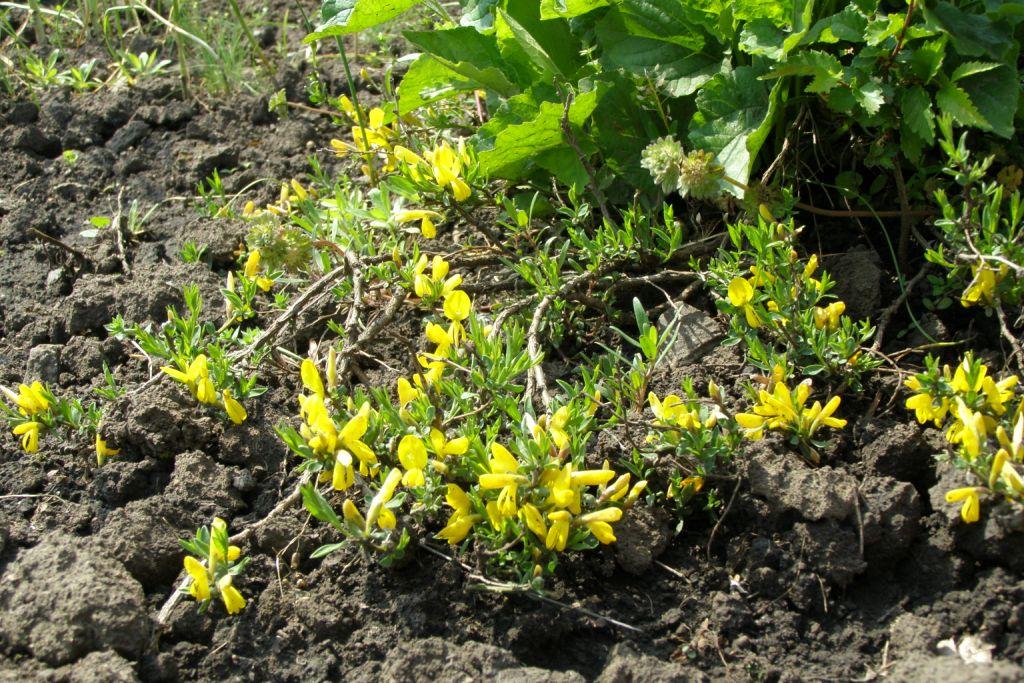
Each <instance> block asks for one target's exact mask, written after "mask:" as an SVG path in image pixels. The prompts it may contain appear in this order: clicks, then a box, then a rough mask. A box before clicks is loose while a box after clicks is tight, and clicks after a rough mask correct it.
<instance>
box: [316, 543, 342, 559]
mask: <svg viewBox="0 0 1024 683" xmlns="http://www.w3.org/2000/svg"><path fill="white" fill-rule="evenodd" d="M344 547H345V544H344V543H328V544H326V545H322V546H320V547H319V548H317V549H316V550H314V551H313V552H311V553H310V554H309V557H310V559H312V560H316V559H318V558H321V557H324V556H326V555H330V554H331V553H333V552H334V551H335V550H341V549H342V548H344Z"/></svg>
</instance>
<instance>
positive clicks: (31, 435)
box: [13, 422, 43, 453]
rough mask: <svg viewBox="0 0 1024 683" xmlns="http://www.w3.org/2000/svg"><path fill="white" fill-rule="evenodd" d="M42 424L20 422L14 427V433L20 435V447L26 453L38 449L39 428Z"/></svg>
mask: <svg viewBox="0 0 1024 683" xmlns="http://www.w3.org/2000/svg"><path fill="white" fill-rule="evenodd" d="M42 426H43V425H42V423H41V422H22V423H21V424H20V425H17V426H16V427H15V428H14V430H13V432H14V435H15V436H20V437H21V448H22V450H24V451H25V452H26V453H35V452H36V451H38V450H39V430H40V428H42Z"/></svg>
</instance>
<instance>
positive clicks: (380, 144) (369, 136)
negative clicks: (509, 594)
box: [331, 95, 398, 177]
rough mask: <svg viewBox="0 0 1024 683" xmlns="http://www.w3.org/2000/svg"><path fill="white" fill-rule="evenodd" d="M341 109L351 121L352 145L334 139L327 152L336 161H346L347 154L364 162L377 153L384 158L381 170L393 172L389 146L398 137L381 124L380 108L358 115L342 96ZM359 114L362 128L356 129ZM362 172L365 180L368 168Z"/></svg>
mask: <svg viewBox="0 0 1024 683" xmlns="http://www.w3.org/2000/svg"><path fill="white" fill-rule="evenodd" d="M339 101H340V102H341V109H342V111H343V112H345V114H346V115H347V116H348V118H349V119H350V120H351V121H352V130H351V134H352V142H346V141H344V140H339V139H337V138H335V139H333V140H331V148H332V149H333V150H334V153H335V154H336V155H337V156H339V157H342V158H344V157H347V156H349V155H350V154H353V153H355V154H361V155H363V156H364V158H368V157H367V156H366V155H369V154H372V153H377V152H379V153H381V154H382V155H383V158H384V170H385V171H386V172H391V171H393V170H394V169H395V150H394V148H393V147H392V142H393V141H394V140H395V139H396V138H397V137H398V131H396V130H395V129H394V128H393V127H392V126H389V125H387V124H385V123H384V121H385V119H386V118H387V114H386V113H385V112H384V110H383V109H381V108H380V107H373V108H372V109H370V111H368V112H366V111H363V112H360V111H357V110H356V105H355V104H353V103H352V100H350V99H349V98H348V97H346V96H344V95H342V96H341V98H339ZM360 113H362V114H363V122H364V123H365V124H366V125H365V126H363V125H360V122H359V118H360V117H359V114H360ZM362 171H363V173H364V174H365V175H366V176H367V177H371V176H372V174H371V172H370V166H369V164H363V166H362Z"/></svg>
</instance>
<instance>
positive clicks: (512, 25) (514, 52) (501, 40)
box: [494, 9, 563, 83]
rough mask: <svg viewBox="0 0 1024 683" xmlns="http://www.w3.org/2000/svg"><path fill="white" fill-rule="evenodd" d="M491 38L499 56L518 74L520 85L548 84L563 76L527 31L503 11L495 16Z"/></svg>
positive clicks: (499, 11)
mask: <svg viewBox="0 0 1024 683" xmlns="http://www.w3.org/2000/svg"><path fill="white" fill-rule="evenodd" d="M494 35H495V37H496V38H497V39H498V49H499V50H500V51H501V55H502V56H503V57H504V58H505V60H506V61H507V62H508V63H509V64H511V65H512V66H513V67H514V68H515V69H516V72H517V73H518V74H520V76H519V82H520V83H527V82H532V81H537V80H543V81H547V80H550V78H551V75H556V76H563V74H562V71H561V70H560V69H559V68H558V65H556V64H555V62H554V61H553V60H552V59H551V57H550V56H548V53H547V52H546V51H545V50H544V48H543V47H541V45H540V43H538V42H537V40H536V39H535V38H534V37H533V36H532V35H530V32H529V31H527V30H526V29H525V28H524V27H523V26H522V24H520V23H519V22H518V21H516V20H515V19H514V18H513V17H512V16H510V15H509V14H508V13H507V12H505V11H504V10H502V9H498V11H497V13H496V14H495V17H494Z"/></svg>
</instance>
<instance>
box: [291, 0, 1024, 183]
mask: <svg viewBox="0 0 1024 683" xmlns="http://www.w3.org/2000/svg"><path fill="white" fill-rule="evenodd" d="M414 4H416V3H415V2H413V1H412V0H400V1H392V2H386V3H378V2H369V1H368V0H362V1H360V0H327V1H326V2H325V3H324V8H323V18H324V23H323V24H322V25H321V26H320V27H319V28H318V30H317V31H316V32H314V33H313V34H311V35H310V36H309V38H308V39H309V40H315V39H318V38H323V37H326V36H334V35H339V34H341V33H348V32H353V31H357V30H360V29H363V28H368V27H370V26H373V25H376V24H378V23H380V22H383V21H387V20H389V19H392V18H393V17H395V16H397V15H398V14H399V13H401V12H402V11H404V10H406V9H408V8H409V7H411V6H413V5H414ZM464 4H465V5H466V13H467V17H466V20H464V21H463V25H461V26H455V25H453V24H452V23H450V22H447V21H444V20H442V22H441V23H440V24H439V26H438V27H437V28H436V29H435V30H432V31H419V32H407V34H406V36H407V38H408V39H409V40H410V41H411V42H412V43H413V44H414V45H416V47H417V48H419V49H420V50H421V54H420V56H419V57H418V59H417V60H416V61H415V62H414V63H413V65H412V67H411V68H410V70H409V72H408V74H407V75H406V76H405V79H404V80H403V82H402V83H401V84H400V85H399V87H398V95H399V98H398V101H399V113H402V114H404V113H408V112H411V111H413V110H415V109H417V108H419V107H422V106H424V105H426V104H428V103H431V102H434V101H437V100H438V99H441V98H445V97H453V96H457V95H459V94H461V93H466V92H469V91H472V90H484V91H485V92H487V94H488V98H487V101H488V105H489V107H491V108H493V112H492V114H491V118H490V121H488V122H487V123H486V124H485V125H484V126H482V127H481V129H480V130H479V131H478V132H477V134H476V137H475V139H474V140H473V142H474V146H475V147H476V148H477V150H478V152H479V153H480V162H481V170H482V171H483V172H484V173H487V174H489V175H490V176H491V177H500V178H510V179H516V180H519V179H524V178H529V177H531V176H535V175H540V176H543V175H546V174H551V175H554V176H556V177H558V178H560V179H563V180H565V181H566V184H569V185H577V186H580V185H582V184H583V183H585V182H586V181H588V180H596V181H597V182H599V183H602V184H605V185H607V184H608V183H609V182H612V181H613V180H614V178H616V177H617V178H619V179H623V180H628V181H631V182H633V183H634V184H637V183H639V184H642V185H643V186H645V187H647V188H648V189H653V188H652V187H651V185H650V181H649V179H647V178H645V177H644V176H643V175H642V174H635V164H634V163H633V162H628V163H629V164H630V166H631V167H626V166H624V165H623V163H622V162H621V161H620V160H622V159H638V157H639V152H640V150H641V149H642V148H643V147H645V146H646V145H647V144H648V143H649V142H650V141H651V140H653V139H654V138H656V137H658V136H659V135H664V134H675V135H678V136H679V137H680V138H681V139H682V140H683V142H684V145H685V146H686V147H688V148H690V147H693V148H697V149H700V150H703V151H706V152H710V153H713V154H714V155H716V157H717V163H718V164H719V165H720V166H721V167H722V168H723V169H724V171H725V173H726V175H727V176H728V177H730V178H732V179H734V180H736V181H738V185H736V186H734V187H732V188H730V189H731V191H733V192H734V193H735V194H738V195H741V194H742V187H743V185H744V184H746V183H747V182H748V178H750V177H751V174H752V171H753V170H754V169H755V167H756V165H757V163H758V158H759V156H760V155H761V152H762V151H763V150H765V149H766V148H767V149H769V150H772V151H773V153H774V152H777V151H778V149H779V148H780V147H781V145H782V142H783V140H782V136H784V135H785V134H786V124H787V122H788V121H791V120H792V119H793V118H794V117H795V116H796V115H797V113H798V112H799V111H800V110H802V109H804V108H813V109H816V110H818V111H819V112H820V115H822V116H824V117H826V118H831V119H833V120H834V123H833V126H832V127H833V129H834V130H837V131H840V134H841V135H844V136H846V137H847V138H848V139H853V140H856V139H863V141H864V143H865V144H864V145H863V147H864V148H865V150H866V154H865V155H864V158H863V160H862V161H863V162H864V163H865V164H867V165H880V166H883V167H890V168H891V167H893V166H894V165H899V164H901V163H904V160H907V161H910V162H915V163H917V162H920V160H921V159H922V156H923V155H924V154H925V153H927V152H929V151H930V150H931V149H932V148H933V147H934V146H935V143H936V136H935V120H936V117H937V116H939V115H945V116H948V117H950V118H951V119H952V120H953V121H954V122H955V123H956V124H957V125H961V126H968V127H973V128H977V129H979V130H981V131H985V132H990V133H993V134H994V135H996V136H999V137H1002V138H1009V137H1010V136H1012V134H1013V131H1014V125H1015V124H1014V122H1015V118H1016V110H1017V99H1018V94H1019V87H1018V68H1017V61H1018V52H1019V46H1018V37H1019V25H1020V22H1019V17H1018V16H1017V15H1018V14H1019V13H1016V12H1012V11H1005V8H1004V9H1000V8H999V7H998V6H996V5H992V4H990V3H969V4H967V5H965V6H956V5H954V4H952V3H949V2H945V1H943V2H938V3H934V4H931V5H930V6H925V7H921V6H918V5H916V4H911V5H910V7H909V8H907V7H898V8H893V9H892V10H890V9H889V6H888V5H887V4H880V3H870V2H850V3H847V4H840V5H839V7H837V6H836V3H831V2H818V3H815V2H810V1H808V0H798V1H796V2H785V3H774V2H755V1H747V0H729V1H726V2H720V3H705V2H696V1H694V0H671V1H669V2H651V1H650V0H614V1H606V0H599V1H594V0H575V1H572V2H569V1H566V0H543V1H530V0H501V1H499V2H466V3H464ZM441 16H443V15H441ZM566 110H568V114H566ZM612 112H614V113H613V114H612ZM610 114H611V115H610ZM570 136H571V137H572V138H575V141H576V142H577V144H578V148H579V150H578V151H577V150H574V149H572V148H571V147H570V146H567V145H566V144H565V143H566V142H567V141H568V140H569V139H570ZM612 140H616V141H617V144H611V143H610V141H612ZM599 142H600V144H598V143H599ZM836 142H838V140H837V141H836ZM602 155H604V156H605V157H606V159H607V163H606V165H605V166H602V165H601V164H600V163H598V164H595V166H596V167H597V168H598V174H599V176H600V177H599V178H597V179H588V177H587V170H586V166H585V162H587V161H595V160H598V161H599V157H600V156H602Z"/></svg>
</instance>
